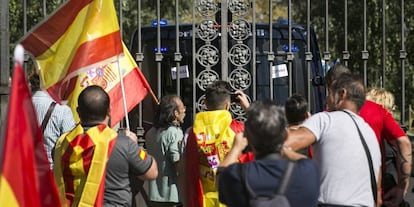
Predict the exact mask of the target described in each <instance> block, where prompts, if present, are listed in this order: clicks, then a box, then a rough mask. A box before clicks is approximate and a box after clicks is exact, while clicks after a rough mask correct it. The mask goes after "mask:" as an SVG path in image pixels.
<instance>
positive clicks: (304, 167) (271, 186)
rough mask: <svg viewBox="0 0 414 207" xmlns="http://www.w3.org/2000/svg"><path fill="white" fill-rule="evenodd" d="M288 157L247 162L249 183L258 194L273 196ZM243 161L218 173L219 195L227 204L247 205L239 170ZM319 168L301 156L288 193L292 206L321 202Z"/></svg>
mask: <svg viewBox="0 0 414 207" xmlns="http://www.w3.org/2000/svg"><path fill="white" fill-rule="evenodd" d="M286 164H287V161H286V160H283V159H280V160H269V159H262V160H256V161H254V162H250V163H245V165H247V170H246V171H247V179H248V183H249V185H250V187H251V188H252V190H253V191H254V192H255V193H256V194H257V195H263V196H270V195H272V194H273V192H274V191H275V190H276V189H277V187H278V186H279V183H280V177H282V176H283V173H284V171H285V168H286ZM239 167H240V164H233V165H230V166H229V167H228V168H226V169H224V170H222V171H220V173H219V174H218V179H219V180H218V182H219V183H218V184H219V185H218V186H219V199H220V202H222V203H224V204H226V205H227V206H228V207H248V193H247V192H246V190H245V188H244V186H243V184H242V181H241V178H240V171H239ZM319 183H320V181H319V172H318V169H317V167H316V165H315V163H314V161H313V160H310V159H301V160H298V161H297V162H296V164H295V168H294V170H293V173H292V176H291V180H290V184H289V186H288V189H287V193H286V196H287V198H288V200H289V202H290V205H291V206H292V207H313V206H317V205H318V196H319Z"/></svg>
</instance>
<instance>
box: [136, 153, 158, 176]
mask: <svg viewBox="0 0 414 207" xmlns="http://www.w3.org/2000/svg"><path fill="white" fill-rule="evenodd" d="M151 159H152V163H151V167H150V168H149V169H148V171H147V172H146V173H145V174H143V175H140V176H139V178H140V179H141V180H154V179H156V178H157V176H158V167H157V162H156V161H155V159H154V158H153V157H151Z"/></svg>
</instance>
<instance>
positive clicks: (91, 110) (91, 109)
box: [78, 85, 110, 124]
mask: <svg viewBox="0 0 414 207" xmlns="http://www.w3.org/2000/svg"><path fill="white" fill-rule="evenodd" d="M109 104H110V101H109V96H108V94H107V93H106V92H105V90H104V89H102V88H101V87H100V86H96V85H92V86H88V87H86V88H85V89H83V91H82V92H81V93H80V94H79V98H78V113H79V118H80V120H81V122H82V123H86V124H87V123H94V122H100V121H103V120H105V118H106V116H107V115H108V113H109Z"/></svg>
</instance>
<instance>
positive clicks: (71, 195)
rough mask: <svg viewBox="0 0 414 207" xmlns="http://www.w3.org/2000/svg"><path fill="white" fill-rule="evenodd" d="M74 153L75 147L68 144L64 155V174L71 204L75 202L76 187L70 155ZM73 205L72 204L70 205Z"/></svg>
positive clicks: (67, 194)
mask: <svg viewBox="0 0 414 207" xmlns="http://www.w3.org/2000/svg"><path fill="white" fill-rule="evenodd" d="M72 153H73V147H72V146H70V145H69V146H68V148H67V150H66V151H65V153H64V154H63V155H62V160H61V163H62V175H63V177H64V178H65V193H66V201H68V202H69V203H70V204H71V203H72V202H73V198H74V197H75V187H74V183H73V181H74V180H75V176H74V175H73V174H72V171H71V170H70V168H69V166H70V156H71V155H72ZM69 206H71V205H69Z"/></svg>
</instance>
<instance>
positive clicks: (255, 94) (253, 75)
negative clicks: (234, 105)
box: [251, 0, 257, 101]
mask: <svg viewBox="0 0 414 207" xmlns="http://www.w3.org/2000/svg"><path fill="white" fill-rule="evenodd" d="M255 11H256V0H253V5H252V14H253V17H252V21H253V22H252V27H253V43H252V48H253V56H252V62H251V64H252V79H253V82H252V83H253V87H252V88H253V94H252V101H255V100H256V99H257V92H256V79H257V76H256V70H257V69H256V38H257V31H256V12H255Z"/></svg>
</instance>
